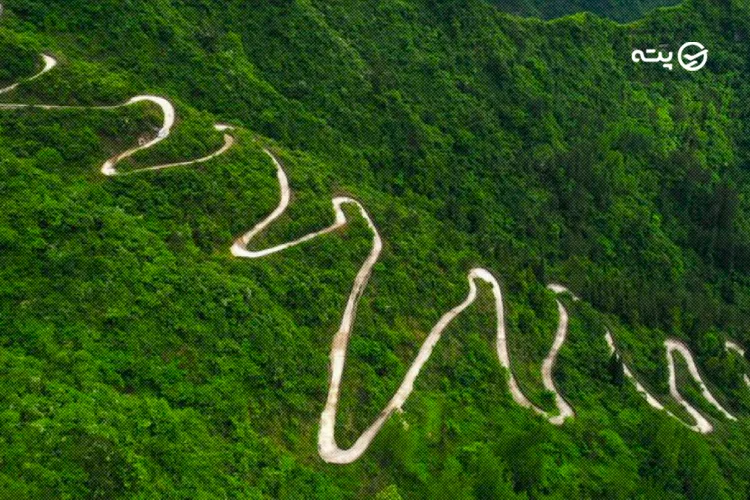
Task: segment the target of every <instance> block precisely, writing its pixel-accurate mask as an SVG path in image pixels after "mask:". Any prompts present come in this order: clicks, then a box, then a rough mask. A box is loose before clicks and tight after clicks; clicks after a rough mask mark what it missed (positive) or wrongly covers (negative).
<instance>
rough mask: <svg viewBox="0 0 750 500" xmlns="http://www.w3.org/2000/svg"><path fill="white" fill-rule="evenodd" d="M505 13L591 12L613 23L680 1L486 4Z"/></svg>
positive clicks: (500, 0)
mask: <svg viewBox="0 0 750 500" xmlns="http://www.w3.org/2000/svg"><path fill="white" fill-rule="evenodd" d="M490 1H491V2H492V3H493V4H494V5H497V6H498V7H499V8H501V9H502V10H504V11H505V12H509V13H512V14H516V15H521V16H534V17H541V18H544V19H550V18H555V17H560V16H564V15H567V14H573V13H576V12H593V13H595V14H598V15H600V16H604V17H609V18H611V19H614V20H616V21H620V22H627V21H634V20H636V19H639V18H640V17H642V16H643V15H644V14H646V13H647V12H649V11H651V10H653V9H655V8H657V7H665V6H672V5H676V4H678V3H680V0H490Z"/></svg>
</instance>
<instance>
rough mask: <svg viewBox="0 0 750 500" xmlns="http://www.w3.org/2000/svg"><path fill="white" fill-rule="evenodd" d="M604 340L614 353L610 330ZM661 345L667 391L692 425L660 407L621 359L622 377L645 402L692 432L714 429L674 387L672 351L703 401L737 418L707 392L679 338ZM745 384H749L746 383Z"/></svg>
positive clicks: (675, 373) (674, 370)
mask: <svg viewBox="0 0 750 500" xmlns="http://www.w3.org/2000/svg"><path fill="white" fill-rule="evenodd" d="M605 339H606V341H607V345H608V346H609V350H610V353H612V354H614V353H615V352H617V350H616V347H615V342H614V339H613V338H612V334H611V333H610V332H607V333H606V334H605ZM732 345H733V347H731V348H734V347H736V348H737V349H739V350H740V351H741V350H742V349H741V348H739V346H738V345H737V344H733V343H732ZM664 347H665V349H666V355H667V365H668V369H669V394H670V396H672V398H673V399H674V400H675V401H677V402H678V403H679V404H680V405H681V406H682V407H683V408H684V409H685V411H686V412H687V413H688V414H689V415H690V416H691V417H692V418H693V419H694V420H695V424H694V425H690V424H687V423H685V422H683V421H682V420H681V419H679V418H678V417H676V416H675V415H674V414H673V413H672V412H670V411H669V410H667V409H665V408H664V406H663V405H662V404H661V403H660V402H659V400H658V399H656V398H655V397H654V396H652V395H651V394H650V393H649V392H648V391H647V390H646V388H645V387H644V386H643V385H642V384H641V383H640V382H639V381H638V380H637V379H636V378H635V376H634V375H633V373H632V372H631V371H630V369H629V368H628V367H627V365H625V363H624V362H623V371H624V373H625V376H626V377H627V378H629V379H630V380H631V381H632V382H633V384H634V385H635V388H636V390H637V391H638V392H639V393H641V394H642V395H643V396H644V398H645V399H646V401H647V402H648V404H650V405H651V406H652V407H654V408H656V409H657V410H661V411H664V412H666V413H667V414H669V415H670V416H672V417H674V418H677V419H678V420H679V421H680V422H682V423H683V424H684V425H686V426H687V427H689V428H690V429H692V430H694V431H696V432H700V433H701V434H708V433H710V432H712V431H713V430H714V427H713V425H712V424H711V422H710V421H709V420H708V419H707V418H706V417H705V416H703V414H701V413H700V412H699V411H698V410H697V409H696V408H695V407H694V406H693V405H691V404H690V403H689V402H688V401H686V400H685V398H684V397H683V396H682V394H680V391H679V389H678V388H677V370H676V367H675V359H674V353H675V352H676V353H678V354H680V356H682V358H683V359H684V360H685V362H686V364H687V368H688V373H689V374H690V377H691V378H692V379H693V380H694V381H695V382H696V383H697V384H698V386H699V387H700V390H701V394H702V396H703V398H704V399H705V400H706V401H708V402H709V403H710V404H711V405H713V406H714V407H715V408H716V409H717V410H719V412H720V413H722V414H723V415H724V416H725V417H726V418H727V419H729V420H737V418H736V417H735V416H734V415H732V414H731V413H729V412H728V411H727V410H726V409H725V408H724V407H723V406H722V405H721V404H720V403H719V402H718V401H717V400H716V398H715V397H714V395H713V394H711V391H709V390H708V387H707V386H706V384H705V382H704V381H703V378H702V377H701V374H700V371H699V370H698V366H697V365H696V363H695V360H694V359H693V355H692V353H691V352H690V349H688V347H687V346H686V345H685V344H684V343H683V342H682V341H680V340H677V339H667V340H665V341H664ZM727 348H730V347H729V343H727ZM745 380H746V381H747V376H745ZM748 385H750V383H749V384H748Z"/></svg>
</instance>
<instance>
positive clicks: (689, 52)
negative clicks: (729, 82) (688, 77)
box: [677, 42, 708, 71]
mask: <svg viewBox="0 0 750 500" xmlns="http://www.w3.org/2000/svg"><path fill="white" fill-rule="evenodd" d="M677 60H678V61H679V62H680V66H682V67H683V68H685V70H687V71H698V70H699V69H701V68H702V67H703V66H705V65H706V63H707V62H708V49H706V47H704V46H703V44H700V43H698V42H687V43H686V44H684V45H683V46H682V47H680V51H679V52H678V53H677Z"/></svg>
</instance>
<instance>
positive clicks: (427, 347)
mask: <svg viewBox="0 0 750 500" xmlns="http://www.w3.org/2000/svg"><path fill="white" fill-rule="evenodd" d="M264 151H265V153H266V154H267V155H268V156H269V157H270V158H271V160H272V161H273V163H274V165H275V166H276V176H277V178H278V181H279V186H280V191H281V196H280V201H279V205H278V206H277V207H276V209H275V210H273V212H272V213H271V214H270V215H269V216H268V217H266V218H265V219H263V220H262V221H260V222H259V223H258V224H256V225H255V227H253V228H252V229H251V230H250V231H249V232H247V233H245V234H244V235H243V236H242V237H240V238H239V239H238V240H237V241H236V242H235V243H234V245H233V246H232V248H231V252H232V254H233V255H234V256H236V257H241V258H249V259H257V258H262V257H266V256H268V255H271V254H274V253H278V252H281V251H283V250H286V249H288V248H291V247H294V246H297V245H300V244H302V243H304V242H306V241H310V240H312V239H314V238H317V237H319V236H322V235H325V234H328V233H331V232H333V231H335V230H336V229H338V228H341V227H343V226H345V225H346V224H347V217H346V213H345V212H344V210H343V206H344V205H347V204H350V205H354V206H355V207H356V208H357V209H358V210H359V213H360V215H361V216H362V218H364V220H365V222H366V223H367V226H368V227H369V228H370V231H371V232H372V235H373V237H372V248H371V250H370V253H369V255H368V256H367V258H366V259H365V261H364V263H363V264H362V266H361V267H360V269H359V272H358V273H357V275H356V277H355V279H354V284H353V285H352V289H351V292H350V293H349V298H348V300H347V303H346V307H345V309H344V313H343V315H342V318H341V324H340V326H339V329H338V331H337V332H336V334H335V335H334V337H333V342H332V344H331V352H330V355H329V358H330V380H329V389H328V397H327V399H326V404H325V408H324V409H323V412H322V414H321V417H320V430H319V432H318V451H319V453H320V456H321V457H322V458H323V460H325V461H326V462H330V463H338V464H343V463H351V462H353V461H355V460H357V459H358V458H359V457H360V456H361V455H362V454H363V453H364V452H365V451H366V450H367V448H368V447H369V446H370V443H371V442H372V440H373V439H374V438H375V436H376V435H377V434H378V432H379V431H380V429H381V428H382V427H383V424H384V423H385V422H386V420H388V418H389V417H390V416H391V415H392V414H393V412H395V411H399V410H401V408H402V406H403V404H404V403H405V402H406V400H407V399H408V397H409V395H410V394H411V393H412V391H413V389H414V382H415V381H416V379H417V377H418V376H419V373H420V371H421V370H422V367H423V366H424V364H425V363H426V362H427V360H428V359H429V358H430V355H431V354H432V350H433V348H434V347H435V345H436V344H437V342H438V341H439V340H440V338H441V336H442V334H443V331H444V330H445V329H446V328H447V327H448V325H450V324H451V322H452V321H453V320H454V319H455V318H456V316H458V315H459V314H460V313H461V312H463V311H464V310H465V309H466V308H468V307H469V306H470V305H471V304H472V303H473V302H474V301H475V299H476V297H477V285H476V283H477V281H483V282H485V283H486V284H489V285H490V286H491V289H492V293H493V296H494V299H495V312H496V328H497V330H496V348H497V355H498V359H499V360H500V364H501V365H502V366H503V367H504V368H505V369H506V370H507V371H508V374H509V375H508V386H509V389H510V392H511V395H512V397H513V400H514V401H515V402H516V403H517V404H519V405H521V406H523V407H525V408H530V409H533V410H534V411H536V412H537V413H539V414H541V415H544V416H545V417H547V418H548V419H549V420H550V422H552V423H553V424H556V425H560V424H562V423H563V421H564V420H565V418H568V417H572V416H573V415H574V413H573V409H572V408H571V407H570V405H568V403H567V402H565V400H564V399H563V398H562V396H561V395H560V393H559V392H558V391H557V389H556V387H555V385H554V381H553V380H552V369H553V367H554V363H555V359H556V357H557V354H558V352H559V350H560V347H561V346H562V344H563V342H564V341H565V336H566V333H567V324H568V316H567V312H566V311H565V308H564V307H563V306H562V305H561V304H560V303H559V302H558V308H559V311H560V325H559V327H558V331H557V335H556V337H555V343H554V345H553V348H552V351H551V352H550V354H549V356H548V357H547V358H546V359H545V362H544V365H543V366H544V368H543V382H544V386H545V388H546V389H548V390H550V391H552V392H554V393H555V396H556V397H555V399H556V403H557V406H558V415H555V416H550V415H548V414H547V412H545V411H544V410H542V409H540V408H538V407H537V406H535V405H534V404H533V403H531V401H529V399H528V398H527V397H526V396H525V395H524V394H523V392H522V391H521V389H520V388H519V386H518V383H517V382H516V379H515V377H514V376H513V373H512V371H511V369H510V368H511V366H510V356H509V353H508V345H507V336H506V326H505V316H504V306H503V298H502V291H501V288H500V284H499V283H498V281H497V280H496V279H495V277H494V276H493V275H492V273H490V272H489V271H488V270H486V269H482V268H475V269H472V270H471V271H470V272H469V275H468V281H469V294H468V295H467V297H466V299H465V300H464V301H463V302H461V303H460V304H459V305H457V306H456V307H454V308H453V309H451V310H450V311H448V312H447V313H445V314H444V315H443V317H442V318H440V320H439V321H438V322H437V323H436V324H435V326H434V327H433V328H432V330H431V331H430V333H429V335H428V336H427V338H426V339H425V341H424V342H423V344H422V346H421V347H420V349H419V352H418V354H417V357H416V359H415V360H414V361H413V362H412V364H411V366H410V367H409V370H408V371H407V373H406V376H405V377H404V379H403V381H402V382H401V385H400V386H399V388H398V390H397V391H396V393H395V394H394V395H393V397H392V398H391V400H390V401H389V402H388V404H387V405H386V407H385V408H384V409H383V410H382V411H381V412H380V414H379V415H378V417H377V418H376V419H375V421H374V422H373V423H372V424H371V425H370V426H369V427H368V428H367V429H366V430H365V431H364V432H363V433H362V434H361V435H360V436H359V438H358V439H357V440H356V441H355V443H354V445H352V446H351V447H350V448H347V449H342V448H340V447H339V446H338V444H337V443H336V438H335V426H336V414H337V411H338V402H339V396H340V389H341V380H342V377H343V374H344V366H345V364H346V355H347V350H348V345H349V340H350V338H351V334H352V329H353V325H354V319H355V316H356V313H357V304H358V302H359V299H360V297H361V296H362V294H363V293H364V290H365V288H366V286H367V282H368V281H369V279H370V275H371V274H372V270H373V267H374V266H375V264H376V263H377V261H378V258H379V257H380V253H381V251H382V249H383V241H382V238H381V236H380V233H379V232H378V229H377V227H376V226H375V223H374V222H373V220H372V218H371V217H370V215H369V214H368V213H367V211H366V210H365V208H364V207H363V206H362V204H361V203H359V202H358V201H357V200H355V199H353V198H348V197H338V198H334V199H333V200H332V203H333V210H334V221H333V223H332V224H331V225H330V226H328V227H326V228H324V229H321V230H319V231H315V232H312V233H310V234H307V235H305V236H302V237H300V238H298V239H296V240H293V241H289V242H287V243H283V244H280V245H276V246H273V247H270V248H266V249H262V250H250V249H248V248H247V246H248V244H249V243H250V242H251V241H252V240H253V238H255V237H256V236H257V235H259V234H260V233H261V232H263V231H264V230H265V229H266V228H267V227H268V226H269V225H270V224H271V223H273V222H274V221H275V220H276V219H278V218H279V217H280V216H281V215H282V214H283V213H284V212H285V211H286V209H287V207H288V206H289V202H290V199H291V189H290V187H289V180H288V178H287V175H286V173H285V171H284V168H283V167H282V164H281V162H280V161H279V159H278V158H277V157H276V156H275V155H274V154H273V153H272V152H271V151H270V150H268V149H264ZM562 291H567V290H561V291H559V292H558V293H560V292H562Z"/></svg>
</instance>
